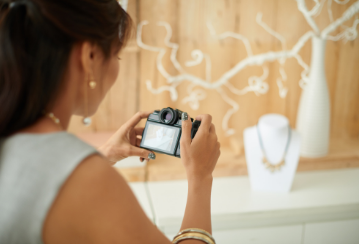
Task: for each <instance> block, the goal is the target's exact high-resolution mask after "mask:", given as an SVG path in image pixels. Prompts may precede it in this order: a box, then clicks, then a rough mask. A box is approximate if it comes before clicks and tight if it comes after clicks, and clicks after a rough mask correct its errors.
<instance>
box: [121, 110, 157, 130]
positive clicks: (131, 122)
mask: <svg viewBox="0 0 359 244" xmlns="http://www.w3.org/2000/svg"><path fill="white" fill-rule="evenodd" d="M151 113H153V111H149V112H137V113H136V114H135V115H134V116H133V117H132V118H131V119H130V120H129V121H127V122H126V123H125V125H124V126H125V127H126V128H127V129H129V128H133V127H135V126H136V125H137V124H138V123H139V122H140V121H141V120H142V119H147V118H148V116H149V115H150V114H151Z"/></svg>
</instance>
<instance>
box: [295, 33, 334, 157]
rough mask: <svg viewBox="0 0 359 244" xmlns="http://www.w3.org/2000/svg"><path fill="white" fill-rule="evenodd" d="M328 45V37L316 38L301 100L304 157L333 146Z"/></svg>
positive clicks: (320, 153) (319, 154) (322, 153)
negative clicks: (326, 48) (330, 144)
mask: <svg viewBox="0 0 359 244" xmlns="http://www.w3.org/2000/svg"><path fill="white" fill-rule="evenodd" d="M325 44H326V40H323V39H321V38H319V37H313V39H312V60H311V68H310V75H309V82H308V84H307V85H306V86H305V88H304V89H303V91H302V95H301V99H300V102H299V108H298V115H297V130H298V132H299V133H300V135H301V143H302V144H301V150H300V154H301V156H303V157H322V156H325V155H327V154H328V149H329V139H330V100H329V91H328V85H327V80H326V78H325V69H324V64H325Z"/></svg>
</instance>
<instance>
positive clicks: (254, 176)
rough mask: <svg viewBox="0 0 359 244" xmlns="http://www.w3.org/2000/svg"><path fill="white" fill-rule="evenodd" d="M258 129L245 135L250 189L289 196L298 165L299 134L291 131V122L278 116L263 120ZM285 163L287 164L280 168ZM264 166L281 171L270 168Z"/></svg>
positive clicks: (246, 131) (262, 118) (268, 115)
mask: <svg viewBox="0 0 359 244" xmlns="http://www.w3.org/2000/svg"><path fill="white" fill-rule="evenodd" d="M257 126H258V127H257ZM257 126H253V127H249V128H247V129H245V130H244V132H243V139H244V148H245V156H246V161H247V168H248V175H249V180H250V184H251V188H252V190H255V191H272V192H289V191H290V189H291V186H292V182H293V179H294V175H295V172H296V170H297V165H298V161H299V152H300V136H299V133H298V132H296V131H294V130H292V129H290V127H289V121H288V119H287V118H286V117H284V116H282V115H279V114H267V115H264V116H262V117H261V118H260V119H259V122H258V125H257ZM258 133H260V134H258ZM260 141H262V146H261V142H260ZM287 145H288V146H287ZM262 147H263V148H262ZM286 147H288V149H287V152H286ZM262 151H264V153H263V152H262ZM283 157H284V158H283ZM282 160H284V164H283V165H279V164H280V162H281V161H282ZM265 162H269V163H270V164H271V166H275V165H278V167H276V168H275V167H268V164H267V165H266V164H265ZM274 168H275V169H274ZM273 169H274V170H273Z"/></svg>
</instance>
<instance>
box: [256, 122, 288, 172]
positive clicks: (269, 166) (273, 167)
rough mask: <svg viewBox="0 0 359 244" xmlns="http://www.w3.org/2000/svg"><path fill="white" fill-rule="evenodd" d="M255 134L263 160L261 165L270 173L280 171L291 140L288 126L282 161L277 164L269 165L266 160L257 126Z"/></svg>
mask: <svg viewBox="0 0 359 244" xmlns="http://www.w3.org/2000/svg"><path fill="white" fill-rule="evenodd" d="M257 132H258V139H259V144H260V146H261V149H262V155H263V159H262V162H263V164H264V165H265V167H266V168H267V169H269V170H270V171H271V172H272V173H273V172H274V171H276V170H280V168H281V167H282V166H283V165H284V164H285V156H286V155H287V152H288V148H289V144H290V138H291V134H292V131H291V129H290V126H289V125H288V140H287V144H286V146H285V149H284V153H283V157H282V159H281V160H280V162H279V163H277V164H271V163H270V162H269V161H268V159H267V155H266V152H265V150H264V146H263V142H262V136H261V133H260V131H259V126H258V125H257Z"/></svg>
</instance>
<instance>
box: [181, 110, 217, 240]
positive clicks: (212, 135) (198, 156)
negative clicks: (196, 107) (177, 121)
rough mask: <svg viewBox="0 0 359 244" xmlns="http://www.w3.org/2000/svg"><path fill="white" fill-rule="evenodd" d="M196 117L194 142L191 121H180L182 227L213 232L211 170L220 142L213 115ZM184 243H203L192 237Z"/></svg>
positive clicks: (215, 160) (215, 161)
mask: <svg viewBox="0 0 359 244" xmlns="http://www.w3.org/2000/svg"><path fill="white" fill-rule="evenodd" d="M196 120H200V121H201V126H200V127H199V130H198V132H197V134H196V136H195V138H194V139H193V141H191V128H192V123H191V122H190V121H189V120H187V121H182V138H181V158H182V162H183V164H184V166H185V168H186V172H187V178H188V197H187V206H186V211H185V216H184V218H183V222H182V226H181V230H183V229H187V228H200V229H204V230H206V231H207V232H209V233H212V226H211V191H212V180H213V178H212V172H213V170H214V167H215V165H216V163H217V160H218V158H219V156H220V144H219V142H218V141H217V135H216V131H215V127H214V125H213V124H212V117H211V116H210V115H201V116H198V117H197V118H196ZM186 243H188V244H190V243H202V242H200V241H195V240H191V241H188V242H186Z"/></svg>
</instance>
